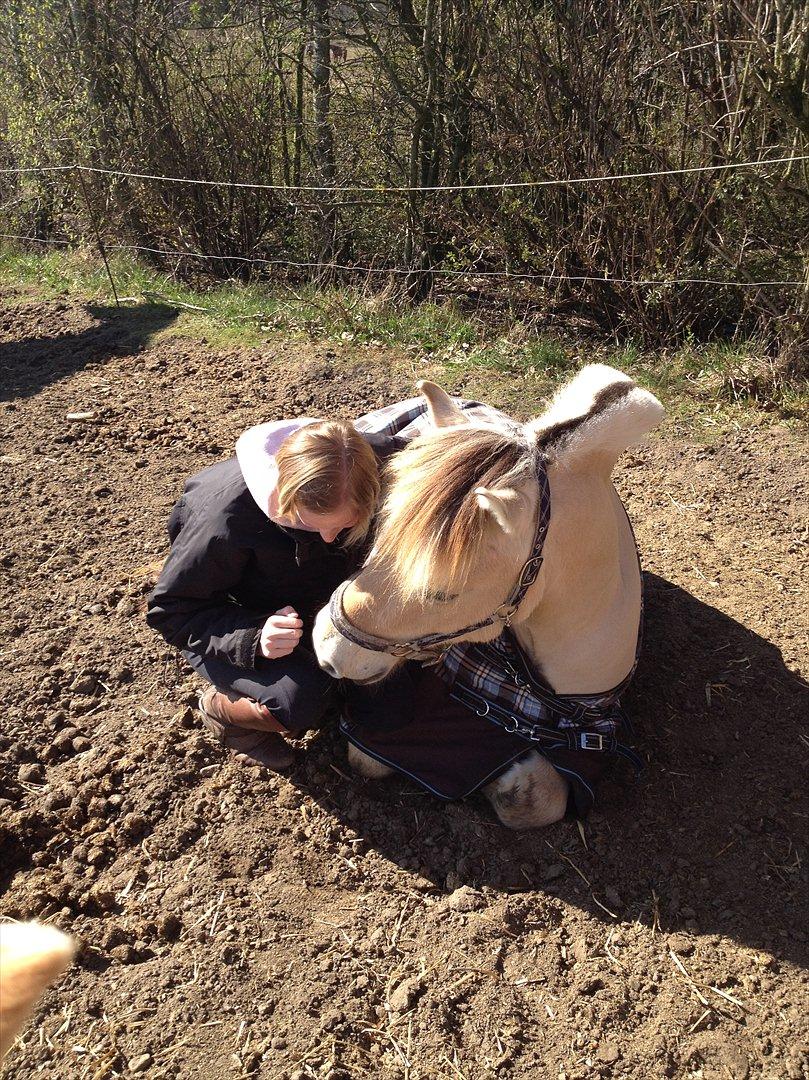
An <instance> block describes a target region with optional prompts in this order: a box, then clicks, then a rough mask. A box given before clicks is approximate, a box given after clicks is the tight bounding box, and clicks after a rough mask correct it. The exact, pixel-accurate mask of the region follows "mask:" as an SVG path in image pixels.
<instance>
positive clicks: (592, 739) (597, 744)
mask: <svg viewBox="0 0 809 1080" xmlns="http://www.w3.org/2000/svg"><path fill="white" fill-rule="evenodd" d="M579 746H580V747H581V748H582V750H603V749H604V736H603V735H602V734H601V733H600V732H598V731H583V732H582V733H581V735H580V736H579Z"/></svg>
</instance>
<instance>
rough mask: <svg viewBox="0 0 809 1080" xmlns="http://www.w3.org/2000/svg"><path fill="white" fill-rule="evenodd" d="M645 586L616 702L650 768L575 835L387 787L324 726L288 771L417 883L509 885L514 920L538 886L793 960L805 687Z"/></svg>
mask: <svg viewBox="0 0 809 1080" xmlns="http://www.w3.org/2000/svg"><path fill="white" fill-rule="evenodd" d="M645 579H646V600H647V603H646V629H645V644H644V650H643V656H642V660H641V664H640V667H639V669H638V672H637V675H636V677H635V680H634V682H633V684H632V687H631V689H630V691H629V692H628V694H627V695H626V699H625V705H626V707H627V711H628V713H629V714H630V716H631V717H632V719H633V722H634V724H635V728H636V739H635V744H636V746H637V747H638V748H639V749H640V750H641V753H642V756H643V757H644V758H645V759H646V760H647V766H646V769H645V770H644V772H643V773H642V774H641V776H640V777H639V778H638V779H637V780H634V779H633V777H632V774H631V771H629V772H625V771H624V769H623V768H618V769H616V771H615V772H614V773H613V775H612V778H611V779H609V780H607V781H605V782H604V783H603V785H602V787H601V788H600V790H599V799H598V804H597V806H598V808H597V811H596V812H594V813H593V814H592V815H591V817H590V819H589V820H588V821H587V823H586V825H585V829H584V838H582V837H581V836H580V834H579V831H578V829H577V827H576V825H575V824H573V823H571V822H565V823H562V824H560V825H558V826H554V827H552V828H550V829H546V830H536V831H532V832H523V833H514V832H510V831H509V830H507V829H505V828H503V827H502V826H500V825H499V823H497V822H496V821H495V819H494V817H493V816H492V814H491V812H490V811H489V810H488V808H487V807H486V805H485V804H484V802H483V800H482V799H480V798H478V797H473V799H472V800H469V801H467V802H466V803H454V804H447V803H442V802H440V801H438V800H437V799H435V798H433V797H431V796H428V795H426V794H424V793H423V792H419V791H417V790H416V789H415V788H414V787H412V786H411V785H408V784H405V783H404V782H401V781H398V780H393V781H383V782H378V783H372V782H365V781H362V780H360V779H358V778H352V777H350V776H349V770H348V766H347V765H346V763H345V748H344V746H340V745H339V744H338V740H337V738H336V737H335V736H334V734H333V733H332V734H326V735H324V736H323V737H321V738H320V739H319V740H317V741H316V742H315V743H314V745H313V746H312V747H311V749H310V752H309V754H308V755H307V759H306V765H305V773H306V777H304V775H303V772H304V770H300V773H299V776H298V777H297V778H293V779H297V782H298V783H299V785H300V787H301V788H305V789H306V791H307V793H308V794H309V795H311V796H312V797H313V798H315V799H317V800H318V801H320V802H321V803H322V804H323V805H324V806H326V807H328V808H329V810H330V811H331V812H332V813H334V814H335V815H336V816H337V817H339V818H341V819H343V820H344V821H346V822H348V823H350V824H351V826H352V828H353V829H354V830H355V831H356V833H357V834H358V835H359V836H360V837H362V838H364V842H365V844H366V845H368V846H369V847H371V848H374V849H375V850H376V851H377V852H378V853H379V854H381V855H383V856H384V857H385V858H386V859H388V860H390V861H391V862H393V863H395V864H397V865H399V866H401V867H403V868H405V869H407V870H410V871H413V872H414V875H415V876H414V877H413V879H412V881H413V882H414V883H415V884H416V887H421V888H427V889H429V888H436V889H440V890H447V891H451V890H452V889H454V888H456V887H458V886H459V885H469V886H472V887H476V888H480V887H484V886H489V887H491V888H493V889H495V890H497V891H500V892H503V893H507V894H515V893H522V894H525V895H524V896H522V897H521V898H515V899H514V900H513V901H512V902H511V904H512V906H514V905H517V906H518V907H520V906H522V907H523V908H525V909H526V912H530V911H535V912H536V911H539V909H540V907H542V906H543V903H544V902H543V897H544V896H546V895H552V896H556V897H559V898H560V899H562V900H564V901H565V902H567V903H570V904H574V905H577V906H579V907H581V908H584V909H586V910H587V911H588V912H590V913H591V914H593V915H595V916H596V917H599V918H602V919H603V920H604V921H605V922H606V923H608V924H612V923H614V921H615V920H614V918H613V917H612V916H611V915H610V914H609V912H612V913H613V914H614V916H616V917H620V918H621V919H632V920H634V919H639V920H641V921H642V922H645V923H646V924H647V925H650V926H654V927H656V928H659V929H660V930H661V931H663V932H668V933H672V932H675V931H678V930H685V931H690V932H694V933H698V934H714V933H721V934H725V935H728V936H730V937H732V938H733V939H735V940H736V941H738V942H740V943H743V944H745V945H748V946H751V947H753V948H757V949H758V948H761V949H764V950H766V951H768V952H771V953H774V954H776V955H778V956H780V957H783V958H789V959H791V960H796V961H800V960H802V959H803V958H804V957H805V951H806V910H805V906H804V905H805V895H806V894H805V869H804V867H805V858H804V854H803V851H802V848H803V847H804V845H805V837H806V824H807V805H806V802H807V801H806V777H805V765H806V756H807V752H809V746H808V745H807V741H806V736H805V734H803V733H802V730H801V719H802V718H803V717H805V716H806V715H807V705H809V685H807V683H805V682H804V681H803V680H802V679H801V678H799V677H798V676H797V675H796V674H794V673H793V672H791V671H790V670H789V669H788V668H787V667H786V666H785V664H784V661H783V658H782V656H781V653H780V652H779V650H778V649H777V648H776V647H775V646H774V645H772V644H771V643H770V642H768V641H766V640H764V639H763V638H761V637H759V636H758V635H756V634H754V633H753V632H752V631H750V630H748V629H747V628H746V627H744V626H742V625H741V624H740V623H738V622H736V621H734V620H733V619H731V618H729V617H728V616H727V615H725V614H723V613H722V612H721V611H719V610H717V609H716V608H713V607H711V606H710V605H708V604H704V603H702V602H701V601H700V600H697V599H696V598H695V597H694V596H692V595H691V594H690V593H688V592H686V591H685V590H684V589H681V588H679V587H678V586H676V585H673V584H671V583H670V582H668V581H666V580H664V579H663V578H659V577H656V576H655V575H653V574H647V575H645ZM337 770H339V773H338V771H337ZM341 774H343V775H341ZM585 841H586V844H587V847H585ZM585 879H586V880H585ZM524 914H525V913H524Z"/></svg>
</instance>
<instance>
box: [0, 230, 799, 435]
mask: <svg viewBox="0 0 809 1080" xmlns="http://www.w3.org/2000/svg"><path fill="white" fill-rule="evenodd" d="M110 265H111V270H112V274H113V278H114V280H115V283H116V288H117V291H118V295H119V297H122V298H123V304H124V306H128V307H130V308H131V307H132V305H133V304H135V303H137V304H139V305H143V302H144V300H146V301H148V302H151V303H154V304H155V311H158V310H160V311H162V312H163V313H165V312H166V310H167V309H174V311H172V312H171V315H172V317H171V318H170V319H166V318H160V319H158V318H156V319H155V320H154V329H153V332H152V334H151V340H155V339H157V338H160V337H166V336H175V337H184V338H190V339H204V340H205V341H206V342H208V343H209V344H210V345H211V346H213V347H227V346H261V345H264V344H266V343H268V342H270V341H272V340H273V339H277V338H278V337H281V336H283V337H284V338H286V339H289V338H293V339H295V338H297V339H302V340H309V341H312V340H318V341H320V340H332V341H335V340H336V341H339V342H341V343H343V345H344V346H345V347H346V351H347V352H348V353H350V352H351V349H352V346H353V345H368V344H371V345H374V346H377V347H380V348H390V349H392V350H397V351H398V352H399V353H400V354H403V359H405V360H407V361H408V362H409V364H410V368H411V371H412V370H415V362H417V363H418V369H417V370H416V374H417V375H419V374H423V375H425V376H427V375H429V376H430V377H432V378H438V379H439V380H441V379H443V380H444V381H445V382H446V384H447V385H448V386H450V387H456V388H458V389H460V388H461V387H463V392H464V393H467V394H470V393H471V394H475V395H476V396H480V397H487V396H488V397H489V398H490V399H492V400H495V399H496V400H497V401H498V402H499V403H500V404H501V405H502V406H503V407H504V408H511V409H512V410H513V412H514V414H515V415H518V416H519V415H528V414H530V413H536V411H538V409H539V407H540V402H541V400H542V399H543V398H544V397H546V396H547V395H548V394H549V393H551V392H552V391H553V389H554V388H555V387H556V386H558V385H559V384H560V383H561V382H563V381H564V379H565V378H567V377H569V376H570V374H571V373H572V372H573V371H575V370H576V369H577V368H578V367H580V366H581V365H582V364H584V363H590V362H593V361H600V362H602V363H608V364H611V365H613V366H614V367H617V368H620V369H621V370H623V371H626V372H627V373H628V374H630V375H632V376H633V377H634V378H636V379H637V381H638V382H639V383H641V384H642V385H644V386H646V387H648V388H649V389H651V390H652V391H653V392H654V393H656V394H658V396H660V397H661V398H662V400H663V401H664V402H665V404H666V406H667V409H668V412H669V415H670V417H672V418H673V419H672V422H674V423H678V422H689V423H693V424H695V425H696V426H697V427H701V428H703V430H707V429H716V430H723V429H727V428H728V427H732V426H735V425H738V424H740V423H747V424H749V423H758V422H766V421H767V420H768V418H770V417H773V418H776V419H779V420H787V421H792V420H797V419H801V418H805V417H806V416H807V414H809V393H807V385H806V381H805V380H804V381H803V383H801V382H799V381H798V380H793V381H792V382H791V383H790V382H788V381H786V380H783V379H781V380H779V379H778V378H777V377H776V378H773V377H772V375H773V370H772V367H771V366H770V364H769V362H768V361H767V359H766V357H765V356H764V353H763V350H761V349H760V348H759V347H758V343H756V342H755V341H752V342H747V343H742V344H739V345H729V344H712V345H695V344H689V345H685V346H682V347H680V348H678V349H673V350H668V351H666V350H663V351H656V352H654V353H652V352H649V351H646V350H644V349H642V348H641V347H639V346H638V345H636V344H633V343H631V342H630V343H623V344H620V345H617V344H610V343H609V342H606V341H597V340H596V341H593V340H584V339H582V338H581V337H577V336H575V335H574V334H573V333H569V334H563V333H560V332H553V333H551V332H549V331H548V330H547V329H546V328H545V327H543V326H542V324H541V323H539V322H537V323H536V324H528V323H526V322H525V321H524V320H521V319H518V318H516V317H509V316H506V315H504V316H503V317H501V318H500V320H499V321H497V322H492V321H491V319H488V320H486V319H483V318H477V317H471V316H469V315H467V314H465V313H464V312H462V311H461V310H460V308H459V307H458V306H457V305H456V304H453V303H449V302H445V303H424V304H419V305H410V304H406V303H402V302H395V301H392V300H390V299H386V298H385V297H384V296H383V295H381V294H372V293H370V292H367V291H363V290H360V289H352V288H346V287H341V288H337V287H324V288H318V287H316V286H314V285H304V286H301V287H292V286H289V285H285V284H283V283H271V282H264V283H262V282H257V283H250V284H244V283H241V282H226V283H217V284H213V285H210V286H207V285H204V284H203V285H200V286H198V287H196V288H193V287H191V286H190V285H186V284H183V283H181V282H178V281H177V280H176V279H174V278H172V277H171V276H169V275H168V274H164V273H159V272H157V271H155V270H153V269H150V268H149V267H147V266H144V265H143V264H141V263H138V262H137V261H135V260H134V259H132V258H129V257H116V258H114V259H113V260H112V261H111V264H110ZM0 285H2V286H5V287H7V288H9V287H11V288H18V287H21V286H22V287H27V288H28V290H29V291H30V292H31V294H32V295H35V296H40V297H45V298H47V297H55V296H71V297H75V298H79V299H82V300H85V301H88V302H90V303H93V302H95V303H105V304H109V303H110V301H111V300H112V290H111V287H110V282H109V279H108V276H107V273H106V270H105V268H104V266H103V264H102V263H101V262H100V260H99V259H98V257H97V255H95V254H92V253H90V252H70V253H66V252H62V251H56V252H48V253H45V254H40V253H35V254H26V253H19V252H10V251H6V252H0ZM159 305H160V307H158V306H159ZM175 311H176V317H175Z"/></svg>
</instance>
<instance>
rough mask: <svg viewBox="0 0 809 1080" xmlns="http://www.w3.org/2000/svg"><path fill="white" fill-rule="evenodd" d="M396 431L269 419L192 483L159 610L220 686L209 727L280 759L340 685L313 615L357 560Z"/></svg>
mask: <svg viewBox="0 0 809 1080" xmlns="http://www.w3.org/2000/svg"><path fill="white" fill-rule="evenodd" d="M399 445H400V443H399V441H398V440H397V439H396V438H395V437H388V436H385V435H376V434H360V433H359V432H358V431H357V430H356V429H355V428H354V426H353V425H352V424H350V423H348V422H345V421H316V420H305V419H304V420H295V421H281V422H277V423H270V424H262V425H260V426H259V427H255V428H251V429H250V430H249V431H247V432H245V434H244V435H242V437H241V438H240V439H239V442H238V443H237V446H236V457H235V458H231V459H230V460H229V461H223V462H219V463H218V464H216V465H213V466H211V467H210V468H208V469H205V470H204V471H203V472H201V473H199V474H198V475H196V476H194V477H192V478H191V479H190V480H189V481H188V482H187V483H186V485H185V490H184V492H183V495H182V497H181V498H180V500H179V502H178V503H177V504H176V506H175V507H174V510H173V512H172V514H171V518H170V520H169V527H168V528H169V537H170V539H171V552H170V554H169V557H168V559H167V561H166V564H165V566H164V567H163V570H162V572H161V574H160V578H159V580H158V582H157V587H156V588H155V590H154V592H153V593H152V595H151V597H150V600H149V609H148V614H147V619H148V622H149V625H150V626H152V627H153V628H154V629H155V630H157V631H158V632H159V633H160V634H162V635H163V637H164V638H165V639H166V641H168V642H169V643H170V644H171V645H174V646H176V647H177V648H178V649H179V650H180V652H181V653H182V655H183V656H184V657H185V659H186V660H187V661H188V662H189V663H190V664H191V666H192V667H193V668H194V670H195V671H197V672H198V673H199V674H200V675H201V676H202V677H203V678H204V679H206V680H207V681H208V682H209V683H211V684H212V685H211V686H210V687H209V689H208V690H206V691H205V693H204V694H203V695H202V697H201V698H200V711H201V713H202V718H203V725H204V726H205V727H206V728H207V729H208V730H209V731H210V732H212V733H213V734H214V735H215V736H216V737H217V738H218V740H219V741H220V742H221V743H222V744H223V745H225V746H227V747H229V748H230V749H232V750H234V751H235V752H236V753H238V754H240V755H242V756H243V757H244V758H245V759H250V760H252V761H255V762H259V763H261V764H262V765H264V766H266V767H268V768H270V769H282V768H285V767H287V766H289V765H290V764H291V762H292V760H293V754H292V750H291V748H290V747H289V746H288V745H287V743H286V742H285V738H284V737H285V736H287V737H288V736H293V737H294V736H297V735H299V734H300V733H301V731H303V730H305V729H307V728H313V727H318V726H319V725H320V723H321V722H322V720H323V717H324V713H325V712H326V710H327V708H328V706H329V705H330V704H331V702H332V700H333V695H334V693H335V691H336V687H337V684H336V683H335V682H334V681H333V680H332V679H330V678H329V676H328V675H326V674H325V673H324V672H323V671H321V670H320V668H319V667H318V665H317V661H316V660H315V658H314V655H313V653H312V652H311V650H310V635H311V629H312V624H313V622H314V617H315V615H316V614H317V612H318V610H319V609H320V608H321V607H322V606H323V604H324V603H325V602H326V600H327V599H328V597H329V596H330V594H331V593H332V591H333V590H334V589H335V588H336V586H337V585H338V584H339V583H340V582H341V581H342V580H344V579H345V578H346V577H348V575H349V574H350V573H351V572H352V571H353V570H354V569H355V568H356V566H357V565H358V562H359V552H360V551H361V548H362V542H363V540H364V539H365V536H366V533H367V531H368V528H369V525H370V523H371V519H372V517H373V514H374V511H375V509H376V503H377V499H378V496H379V469H380V465H381V463H382V461H383V460H384V459H385V458H386V457H387V456H388V455H389V454H390V453H392V452H393V451H394V450H395V449H397V448H398V446H399Z"/></svg>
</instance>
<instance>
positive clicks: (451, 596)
mask: <svg viewBox="0 0 809 1080" xmlns="http://www.w3.org/2000/svg"><path fill="white" fill-rule="evenodd" d="M424 599H425V600H429V601H431V603H433V604H447V603H449V601H450V600H457V599H458V594H457V593H445V592H441V590H440V589H437V590H436V591H435V592H428V593H425V596H424Z"/></svg>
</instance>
